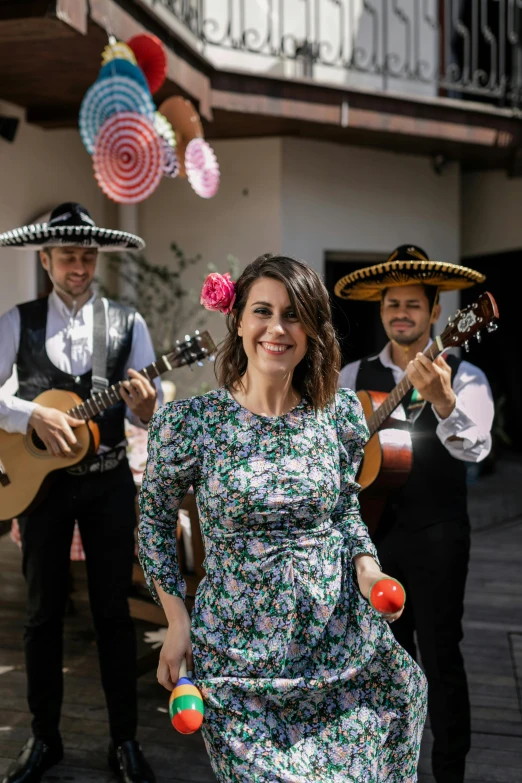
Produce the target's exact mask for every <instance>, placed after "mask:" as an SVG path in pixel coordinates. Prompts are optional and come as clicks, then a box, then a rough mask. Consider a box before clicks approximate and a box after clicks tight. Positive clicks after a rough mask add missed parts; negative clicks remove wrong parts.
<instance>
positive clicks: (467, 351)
mask: <svg viewBox="0 0 522 783" xmlns="http://www.w3.org/2000/svg"><path fill="white" fill-rule="evenodd" d="M464 350H465V351H466V353H469V340H466V342H465V343H464Z"/></svg>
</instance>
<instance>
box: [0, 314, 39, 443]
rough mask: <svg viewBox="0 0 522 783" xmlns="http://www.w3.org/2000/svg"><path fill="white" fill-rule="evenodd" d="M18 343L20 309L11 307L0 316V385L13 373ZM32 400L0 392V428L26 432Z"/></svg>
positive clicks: (34, 406) (32, 409)
mask: <svg viewBox="0 0 522 783" xmlns="http://www.w3.org/2000/svg"><path fill="white" fill-rule="evenodd" d="M19 343H20V311H19V310H18V307H13V308H12V309H11V310H8V312H7V313H4V314H3V315H2V316H1V317H0V346H1V350H0V387H1V386H3V385H4V383H6V382H7V381H8V380H9V378H10V377H11V375H12V373H13V367H14V366H15V364H16V355H17V353H18V345H19ZM35 408H36V405H35V404H34V402H30V401H28V400H21V399H20V398H19V397H15V396H14V395H12V394H5V393H1V392H0V429H2V430H5V431H6V432H27V425H28V423H29V419H30V418H31V414H32V412H33V411H34V409H35Z"/></svg>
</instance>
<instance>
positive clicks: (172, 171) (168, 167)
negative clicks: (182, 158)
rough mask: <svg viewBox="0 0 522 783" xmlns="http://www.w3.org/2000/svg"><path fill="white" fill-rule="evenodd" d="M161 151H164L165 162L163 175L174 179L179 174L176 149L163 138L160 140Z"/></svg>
mask: <svg viewBox="0 0 522 783" xmlns="http://www.w3.org/2000/svg"><path fill="white" fill-rule="evenodd" d="M161 143H162V144H163V151H164V153H165V162H164V164H163V175H164V176H165V177H170V178H171V179H174V178H175V177H177V176H178V174H179V163H178V156H177V155H176V150H175V149H174V148H173V147H171V146H170V144H169V143H168V141H166V140H165V139H162V140H161Z"/></svg>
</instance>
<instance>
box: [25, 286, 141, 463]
mask: <svg viewBox="0 0 522 783" xmlns="http://www.w3.org/2000/svg"><path fill="white" fill-rule="evenodd" d="M47 304H48V300H47V297H44V298H42V299H36V300H35V301H33V302H25V303H24V304H21V305H18V310H19V311H20V345H19V347H18V354H17V357H16V366H17V372H18V392H17V396H18V397H21V398H22V399H23V400H33V399H34V398H35V397H37V396H38V395H39V394H41V393H42V392H44V391H47V389H63V390H64V391H73V392H75V393H76V394H78V396H79V397H81V398H82V400H86V399H87V398H88V397H90V396H91V375H92V371H91V370H89V372H86V373H84V374H83V375H69V374H68V373H66V372H63V371H62V370H60V369H58V367H55V366H54V364H53V363H52V362H51V360H50V359H49V357H48V356H47V351H46V349H45V332H46V326H47ZM107 321H108V323H107V326H108V333H109V344H108V346H107V378H108V381H109V384H110V385H111V386H112V384H113V383H117V382H118V381H121V380H122V379H123V378H124V377H125V376H124V370H125V365H126V363H127V360H128V358H129V354H130V350H131V346H132V331H133V327H134V311H133V310H131V309H129V308H128V307H124V306H123V305H120V304H117V303H116V302H111V301H109V307H108V316H107ZM138 369H141V367H140V368H138ZM124 419H125V403H124V402H123V400H120V401H119V402H118V403H117V404H116V405H113V406H112V407H111V408H108V409H107V410H106V411H102V413H100V414H99V415H98V416H96V417H95V418H94V421H95V422H96V423H97V424H98V426H99V428H100V440H101V443H102V444H103V445H104V446H108V447H110V448H113V447H114V446H116V445H117V444H118V443H120V442H121V441H122V440H124V439H125V429H124Z"/></svg>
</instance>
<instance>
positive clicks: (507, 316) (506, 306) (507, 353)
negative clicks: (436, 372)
mask: <svg viewBox="0 0 522 783" xmlns="http://www.w3.org/2000/svg"><path fill="white" fill-rule="evenodd" d="M462 264H463V265H464V266H470V267H471V268H472V269H476V270H477V271H478V272H482V274H484V275H486V282H485V283H482V284H481V285H477V286H473V288H467V289H464V290H463V291H462V304H463V305H464V306H465V305H469V304H471V303H472V302H474V301H475V299H476V298H477V297H478V296H479V294H481V293H483V292H484V291H489V292H490V293H491V294H493V296H494V297H495V299H496V302H497V305H498V309H499V314H500V318H499V328H498V331H497V332H494V333H493V334H484V335H483V340H482V342H481V343H480V345H479V344H478V343H477V342H476V341H475V340H473V341H472V342H470V350H469V353H468V354H463V358H465V359H468V360H469V361H470V362H472V363H473V364H476V365H477V366H478V367H480V368H481V369H482V370H484V372H485V373H486V375H487V378H488V381H489V383H490V385H491V390H492V392H493V399H494V400H495V413H496V420H495V430H496V431H497V433H499V431H500V430H501V431H502V432H504V433H505V434H506V435H507V437H508V439H509V443H506V442H504V445H505V446H508V447H509V448H510V450H513V451H516V452H519V453H520V452H522V410H521V406H520V395H521V391H522V364H521V362H520V360H519V352H520V346H519V345H518V335H519V334H520V324H519V322H518V308H520V287H519V286H518V285H516V284H515V283H514V279H513V278H514V272H513V270H515V269H517V268H520V267H519V265H520V264H522V250H512V251H509V252H507V253H494V254H492V255H487V256H476V257H471V258H468V257H467V258H464V259H463V260H462ZM499 428H500V429H499ZM501 442H502V437H501Z"/></svg>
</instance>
